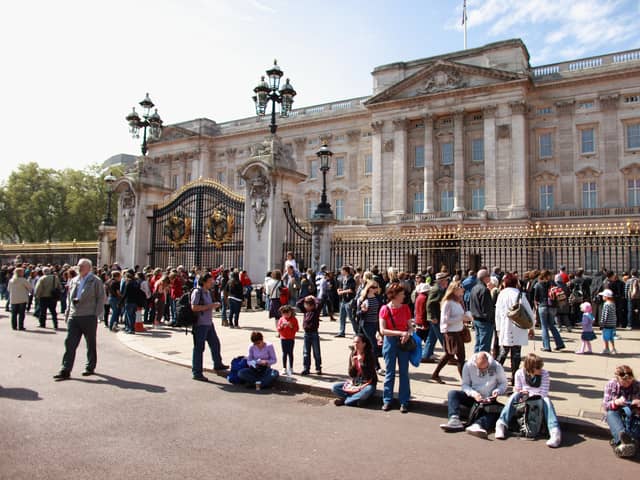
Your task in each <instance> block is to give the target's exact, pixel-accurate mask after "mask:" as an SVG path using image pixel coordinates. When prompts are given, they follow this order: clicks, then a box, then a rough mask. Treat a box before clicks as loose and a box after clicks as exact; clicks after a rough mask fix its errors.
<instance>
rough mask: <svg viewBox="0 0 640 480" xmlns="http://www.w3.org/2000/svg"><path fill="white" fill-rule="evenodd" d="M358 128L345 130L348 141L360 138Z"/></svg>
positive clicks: (351, 141) (352, 141)
mask: <svg viewBox="0 0 640 480" xmlns="http://www.w3.org/2000/svg"><path fill="white" fill-rule="evenodd" d="M360 135H361V133H360V130H349V131H348V132H347V139H348V140H349V143H356V142H358V141H359V140H360Z"/></svg>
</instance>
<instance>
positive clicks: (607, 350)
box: [602, 348, 611, 355]
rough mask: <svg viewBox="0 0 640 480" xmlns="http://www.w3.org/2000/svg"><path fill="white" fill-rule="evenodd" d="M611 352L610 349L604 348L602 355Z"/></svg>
mask: <svg viewBox="0 0 640 480" xmlns="http://www.w3.org/2000/svg"><path fill="white" fill-rule="evenodd" d="M610 353H611V352H610V351H609V349H608V348H605V349H603V350H602V355H609V354H610Z"/></svg>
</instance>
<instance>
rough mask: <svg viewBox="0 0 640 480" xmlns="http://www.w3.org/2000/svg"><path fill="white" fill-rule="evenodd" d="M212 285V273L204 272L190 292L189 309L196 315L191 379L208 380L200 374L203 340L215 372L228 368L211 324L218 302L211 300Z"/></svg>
mask: <svg viewBox="0 0 640 480" xmlns="http://www.w3.org/2000/svg"><path fill="white" fill-rule="evenodd" d="M212 287H213V275H211V274H210V273H205V274H204V275H202V276H201V277H200V278H199V279H198V287H197V288H194V289H193V291H192V292H191V310H192V311H193V312H194V313H195V314H196V315H197V320H196V323H195V324H194V326H193V355H192V357H191V373H192V375H193V379H194V380H197V381H200V382H208V381H209V380H208V379H207V377H205V376H204V375H203V374H202V354H203V353H204V344H205V342H206V343H208V344H209V349H210V350H211V357H212V359H213V369H214V370H215V371H216V372H221V371H224V370H227V369H228V368H229V366H228V365H225V364H224V363H222V356H221V352H220V339H219V338H218V334H217V333H216V329H215V327H214V325H213V310H215V309H216V308H218V307H219V306H220V303H219V302H214V301H213V300H212V298H211V288H212Z"/></svg>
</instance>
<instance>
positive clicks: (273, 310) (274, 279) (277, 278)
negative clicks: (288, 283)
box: [265, 270, 284, 329]
mask: <svg viewBox="0 0 640 480" xmlns="http://www.w3.org/2000/svg"><path fill="white" fill-rule="evenodd" d="M265 287H266V289H267V297H269V318H273V319H274V321H275V324H276V329H277V328H278V319H279V318H280V307H281V306H282V305H280V289H281V288H282V287H284V284H283V283H282V272H281V271H280V270H274V271H273V272H271V281H270V282H269V283H267V284H266V285H265Z"/></svg>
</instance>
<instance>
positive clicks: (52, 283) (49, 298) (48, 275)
mask: <svg viewBox="0 0 640 480" xmlns="http://www.w3.org/2000/svg"><path fill="white" fill-rule="evenodd" d="M61 288H62V286H61V285H60V279H59V278H58V275H56V274H54V273H53V272H52V271H51V268H49V267H44V268H43V269H42V277H40V279H39V280H38V283H36V287H35V289H34V291H33V294H34V296H35V297H36V298H37V299H38V300H39V301H40V315H39V320H40V328H44V327H45V322H46V320H47V310H48V311H49V312H50V313H51V321H52V322H53V328H54V330H57V329H58V313H57V312H56V305H57V304H58V300H59V299H60V290H61Z"/></svg>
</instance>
